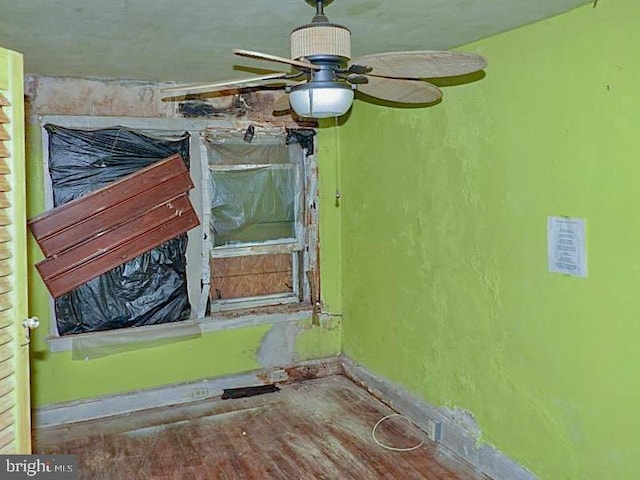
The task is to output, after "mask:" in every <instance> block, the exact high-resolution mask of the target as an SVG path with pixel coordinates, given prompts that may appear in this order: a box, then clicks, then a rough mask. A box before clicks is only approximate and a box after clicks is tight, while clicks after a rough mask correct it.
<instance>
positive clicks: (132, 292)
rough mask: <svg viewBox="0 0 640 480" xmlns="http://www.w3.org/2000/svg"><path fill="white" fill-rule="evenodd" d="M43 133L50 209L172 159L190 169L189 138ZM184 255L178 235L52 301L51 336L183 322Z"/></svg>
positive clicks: (124, 131)
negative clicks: (46, 141) (178, 157)
mask: <svg viewBox="0 0 640 480" xmlns="http://www.w3.org/2000/svg"><path fill="white" fill-rule="evenodd" d="M45 128H46V130H47V132H48V134H49V171H50V174H51V180H52V185H53V198H54V205H55V206H56V207H57V206H59V205H62V204H64V203H66V202H68V201H70V200H73V199H75V198H78V197H81V196H83V195H86V194H87V193H90V192H92V191H94V190H96V189H98V188H101V187H104V186H106V185H108V184H109V183H111V182H114V181H116V180H118V179H120V178H122V177H125V176H127V175H129V174H131V173H134V172H136V171H137V170H139V169H141V168H144V167H147V166H149V165H151V164H152V163H155V162H157V161H159V160H162V159H164V158H166V157H169V156H171V155H173V154H176V153H179V154H180V155H182V158H183V159H185V163H187V166H188V163H189V134H188V133H185V134H182V135H180V136H179V137H174V138H172V139H163V138H155V137H150V136H148V135H145V134H143V133H141V132H137V131H135V130H131V129H128V128H124V127H114V128H107V129H100V130H82V129H70V128H63V127H59V126H56V125H46V126H45ZM186 250H187V236H186V234H185V235H181V236H180V237H177V238H174V239H172V240H169V241H168V242H166V243H164V244H163V245H160V246H159V247H157V248H155V249H153V250H151V251H149V252H146V253H144V254H142V255H140V256H139V257H137V258H135V259H133V260H131V261H129V262H127V263H125V264H123V265H120V266H119V267H116V268H114V269H113V270H111V271H109V272H107V273H105V274H103V275H101V276H100V277H98V278H95V279H93V280H91V281H89V282H87V283H86V284H84V285H82V286H81V287H79V288H77V289H75V290H73V291H72V292H69V293H68V294H66V295H63V296H62V297H60V298H58V299H56V301H55V308H56V316H57V324H58V333H59V334H60V335H68V334H75V333H85V332H94V331H100V330H111V329H115V328H124V327H137V326H141V325H153V324H159V323H168V322H176V321H181V320H187V319H188V318H189V316H190V314H191V305H190V304H189V298H188V294H187V276H186Z"/></svg>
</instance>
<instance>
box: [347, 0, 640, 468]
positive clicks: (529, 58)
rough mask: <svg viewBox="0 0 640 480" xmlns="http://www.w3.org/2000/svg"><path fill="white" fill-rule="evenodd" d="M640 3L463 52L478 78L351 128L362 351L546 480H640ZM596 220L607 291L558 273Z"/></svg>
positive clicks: (352, 275)
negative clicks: (479, 65)
mask: <svg viewBox="0 0 640 480" xmlns="http://www.w3.org/2000/svg"><path fill="white" fill-rule="evenodd" d="M639 18H640V2H637V0H618V1H601V2H599V3H598V5H597V7H596V8H592V6H591V5H589V6H586V7H584V8H580V9H578V10H575V11H572V12H569V13H568V14H565V15H563V16H559V17H555V18H552V19H549V20H546V21H543V22H541V23H537V24H534V25H530V26H527V27H524V28H521V29H518V30H515V31H511V32H508V33H505V34H502V35H499V36H496V37H493V38H490V39H486V40H483V41H480V42H477V43H474V44H472V45H468V46H466V47H464V48H463V50H466V51H473V52H478V53H481V54H483V55H485V56H486V57H487V58H488V59H489V68H488V69H487V76H486V78H484V79H483V80H481V81H480V82H477V83H472V84H468V85H464V86H456V87H450V88H449V87H446V88H445V98H444V101H443V102H442V103H441V104H439V105H437V106H435V107H432V108H428V109H396V108H388V107H383V106H373V105H370V104H365V103H363V102H360V101H358V102H356V105H355V107H354V111H353V112H352V114H351V116H350V118H349V119H348V120H347V121H346V122H345V124H344V126H341V127H340V128H339V130H340V141H341V148H340V151H339V154H340V155H339V156H340V163H341V165H342V173H341V177H342V186H343V197H342V201H343V212H342V215H343V253H342V262H343V303H344V305H343V307H344V309H343V314H344V319H343V321H344V331H343V335H344V350H345V352H346V354H348V355H349V356H351V357H353V358H354V359H355V360H357V361H359V362H362V363H363V364H364V365H365V366H366V367H368V368H370V369H372V370H373V371H375V372H377V373H378V374H380V375H383V376H385V377H387V378H389V379H391V380H393V381H395V382H398V383H400V384H402V385H404V386H405V387H407V388H409V389H410V390H411V391H413V392H414V393H416V394H417V395H419V396H420V397H422V398H424V399H426V400H427V401H429V402H431V403H434V404H437V405H444V406H450V407H453V406H456V407H461V408H463V409H466V410H468V411H470V412H472V414H473V415H474V417H475V418H476V420H477V421H478V423H479V425H480V427H481V428H482V430H483V441H486V442H489V443H491V444H493V445H495V446H497V447H498V448H499V449H500V450H502V451H503V452H505V453H506V454H507V455H509V456H511V457H512V458H514V459H515V460H517V461H519V462H521V463H522V464H524V465H525V466H527V467H528V468H530V469H531V470H532V471H534V472H535V473H536V474H538V475H539V476H540V478H543V479H548V480H561V479H571V480H577V479H590V480H594V479H607V480H611V479H633V478H638V475H639V473H638V472H640V456H638V454H637V451H638V445H640V428H637V425H638V424H639V423H640V407H639V405H640V382H639V381H638V374H637V371H638V365H640V348H639V347H638V339H640V321H639V320H638V318H639V316H640V295H639V294H638V292H639V291H640V215H638V214H637V213H636V207H637V205H638V204H640V187H639V185H640V134H639V133H638V128H639V125H640V62H639V61H638V58H639V57H638V52H639V51H640V30H639V29H638V19H639ZM549 215H568V216H575V217H581V218H585V219H586V220H587V229H588V231H587V237H588V238H587V241H588V262H589V265H588V267H589V277H588V278H587V279H581V278H572V277H568V276H563V275H558V274H551V273H549V272H548V271H547V257H546V219H547V216H549Z"/></svg>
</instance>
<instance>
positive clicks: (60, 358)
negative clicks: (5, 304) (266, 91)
mask: <svg viewBox="0 0 640 480" xmlns="http://www.w3.org/2000/svg"><path fill="white" fill-rule="evenodd" d="M319 141H320V143H319V147H320V148H321V149H322V148H325V147H323V146H322V144H323V142H324V141H323V140H322V139H321V140H319ZM327 158H331V157H329V156H327ZM27 159H28V167H27V168H28V180H27V192H28V216H29V217H32V216H34V215H37V214H39V213H41V212H42V211H43V210H44V191H43V185H44V183H43V182H44V180H43V175H44V172H43V167H42V165H43V162H42V137H41V131H40V127H39V124H38V123H37V122H35V121H34V120H32V121H31V123H30V124H28V125H27ZM319 163H320V165H319V169H320V170H321V171H324V170H325V169H326V170H328V172H329V173H327V175H324V176H321V180H320V186H319V190H320V206H319V208H320V221H321V222H322V223H323V228H322V229H321V232H320V243H321V244H322V245H330V246H331V247H330V248H329V249H328V253H329V254H330V253H331V252H332V251H336V250H337V251H339V249H340V243H339V242H336V241H335V239H336V238H338V239H339V238H340V230H339V229H340V219H339V216H338V213H339V211H338V210H337V209H336V208H335V206H334V203H333V196H334V194H333V193H331V192H329V189H328V188H324V184H325V183H327V182H328V183H329V184H330V185H333V182H334V180H333V178H334V177H335V171H336V170H335V164H334V163H333V161H332V160H330V162H329V164H328V165H327V166H326V167H325V166H324V165H323V162H322V160H319ZM327 192H328V193H327ZM28 250H29V259H30V264H31V268H30V274H29V310H30V313H31V315H36V316H38V317H39V318H40V319H41V326H40V328H38V329H37V330H35V331H34V334H33V336H32V343H31V375H32V382H31V383H32V392H31V395H32V403H33V406H34V407H42V406H45V405H50V404H53V403H59V402H65V401H71V400H77V399H82V398H89V397H96V396H101V395H109V394H115V393H121V392H128V391H133V390H138V389H142V388H150V387H157V386H162V385H171V384H175V383H184V382H189V381H195V380H199V379H206V378H213V377H218V376H223V375H233V374H237V373H242V372H247V371H251V370H256V369H260V368H262V366H261V364H260V362H259V359H258V349H259V347H260V345H261V342H262V340H263V339H264V337H265V335H266V334H267V333H268V332H269V330H270V329H271V327H272V325H263V326H259V327H252V328H241V329H236V330H227V331H219V332H211V333H206V334H203V336H202V337H201V338H198V339H193V340H188V341H180V342H176V343H172V344H169V345H163V346H158V347H154V348H144V349H139V350H134V351H129V352H125V353H119V354H114V355H110V356H107V357H103V358H98V359H93V360H88V361H78V360H72V358H71V352H70V351H67V352H62V353H51V352H50V351H49V344H48V342H47V340H46V337H47V336H48V332H49V322H50V304H49V302H50V297H49V294H48V292H47V290H46V287H45V286H44V284H43V283H42V281H41V279H40V277H39V276H38V273H37V272H36V270H35V268H34V267H33V265H34V264H35V263H36V262H38V261H40V260H41V259H42V253H41V252H40V249H39V247H38V246H37V244H36V243H35V241H33V238H32V237H29V245H28ZM321 261H322V258H321ZM339 268H340V263H339V262H338V261H336V260H335V256H334V255H331V254H330V255H329V256H328V258H327V259H326V261H325V262H324V264H323V266H322V270H321V283H322V285H323V286H326V289H325V290H324V291H323V292H322V301H323V304H324V305H325V311H327V312H331V313H334V314H337V315H335V316H329V317H328V318H325V319H323V320H322V322H321V325H320V326H319V327H315V326H313V325H312V324H311V318H309V320H305V321H302V322H300V323H299V325H298V328H297V335H296V337H295V342H294V346H293V348H294V356H295V359H296V360H309V359H314V358H323V357H329V356H335V355H338V354H340V352H341V349H342V337H341V331H342V328H341V318H340V316H339V313H340V308H341V303H340V302H341V297H340V290H339V285H340V270H339Z"/></svg>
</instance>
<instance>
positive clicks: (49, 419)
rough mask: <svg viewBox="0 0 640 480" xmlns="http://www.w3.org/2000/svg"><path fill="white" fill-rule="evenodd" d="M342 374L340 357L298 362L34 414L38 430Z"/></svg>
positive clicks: (48, 408) (61, 405)
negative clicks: (229, 391) (242, 389)
mask: <svg viewBox="0 0 640 480" xmlns="http://www.w3.org/2000/svg"><path fill="white" fill-rule="evenodd" d="M340 374H342V364H341V362H340V359H339V358H338V357H329V358H323V359H319V360H310V361H306V362H299V363H296V364H294V365H291V366H288V367H277V368H271V369H263V370H255V371H252V372H247V373H243V374H239V375H230V376H226V377H217V378H212V379H206V380H200V381H196V382H189V383H182V384H174V385H167V386H163V387H158V388H150V389H145V390H137V391H134V392H129V393H125V394H120V395H108V396H103V397H97V398H88V399H83V400H77V401H72V402H64V403H58V404H54V405H49V406H46V407H42V408H36V409H34V411H33V425H34V427H35V428H45V427H53V426H57V425H63V424H67V423H75V422H83V421H87V420H96V419H99V418H106V417H112V416H114V415H123V414H130V413H134V412H138V411H141V410H149V409H152V408H161V407H168V406H172V405H182V404H186V403H193V402H201V401H203V400H209V399H213V398H219V397H220V396H221V395H222V391H223V390H225V389H227V388H237V387H251V386H257V385H264V384H269V383H293V382H299V381H302V380H310V379H314V378H321V377H326V376H330V375H340Z"/></svg>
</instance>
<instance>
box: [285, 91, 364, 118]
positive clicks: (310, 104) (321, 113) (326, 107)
mask: <svg viewBox="0 0 640 480" xmlns="http://www.w3.org/2000/svg"><path fill="white" fill-rule="evenodd" d="M289 103H290V104H291V108H293V110H294V111H295V112H296V113H297V114H298V115H299V116H300V117H312V118H328V117H339V116H341V115H344V114H345V113H347V111H348V110H349V108H351V104H352V103H353V90H352V89H351V87H350V86H348V85H342V84H340V83H335V82H327V84H326V85H323V84H321V83H315V84H314V83H313V82H311V83H305V84H303V85H298V86H296V87H294V88H292V89H291V92H290V93H289Z"/></svg>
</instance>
